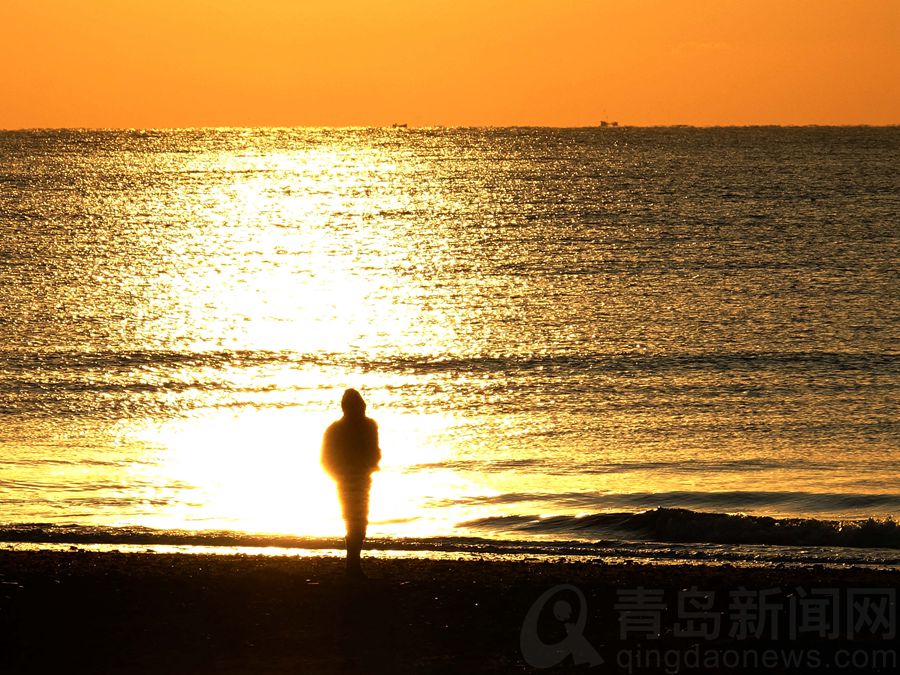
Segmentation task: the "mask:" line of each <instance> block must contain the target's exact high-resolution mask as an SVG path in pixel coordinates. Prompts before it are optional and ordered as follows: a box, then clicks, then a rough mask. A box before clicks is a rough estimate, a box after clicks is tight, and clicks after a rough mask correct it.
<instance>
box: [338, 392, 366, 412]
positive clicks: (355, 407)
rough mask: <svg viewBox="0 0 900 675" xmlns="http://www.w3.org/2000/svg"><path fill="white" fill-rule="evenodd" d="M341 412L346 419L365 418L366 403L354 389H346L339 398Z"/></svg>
mask: <svg viewBox="0 0 900 675" xmlns="http://www.w3.org/2000/svg"><path fill="white" fill-rule="evenodd" d="M341 410H343V411H344V415H345V416H346V417H365V416H366V402H365V401H364V400H363V397H362V395H361V394H360V393H359V392H358V391H356V389H348V390H347V391H345V392H344V396H343V397H342V398H341Z"/></svg>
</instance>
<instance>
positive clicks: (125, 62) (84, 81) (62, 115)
mask: <svg viewBox="0 0 900 675" xmlns="http://www.w3.org/2000/svg"><path fill="white" fill-rule="evenodd" d="M0 64H2V65H0V128H7V129H9V128H23V127H182V126H210V125H211V126H232V125H234V126H238V125H241V126H242V125H278V126H281V125H284V126H294V125H382V124H390V123H393V122H406V123H409V124H410V125H514V124H537V125H559V126H570V125H571V126H579V125H590V124H597V123H598V122H599V121H600V120H601V119H615V120H619V121H620V122H622V123H626V124H639V125H643V124H698V125H708V124H769V123H774V124H857V123H859V124H896V123H900V0H617V1H614V2H611V1H608V0H156V1H154V2H151V1H144V0H2V1H0Z"/></svg>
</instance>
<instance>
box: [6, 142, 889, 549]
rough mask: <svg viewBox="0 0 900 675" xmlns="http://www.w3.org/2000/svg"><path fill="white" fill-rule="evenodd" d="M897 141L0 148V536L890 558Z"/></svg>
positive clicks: (11, 542)
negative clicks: (371, 446)
mask: <svg viewBox="0 0 900 675" xmlns="http://www.w3.org/2000/svg"><path fill="white" fill-rule="evenodd" d="M898 226H900V127H880V128H876V127H833V128H828V127H793V128H781V127H742V128H689V127H660V128H631V127H618V128H612V127H607V128H570V129H560V128H407V127H392V128H339V129H337V128H336V129H329V128H297V129H271V128H259V129H256V128H245V129H232V128H223V129H183V130H24V131H3V132H0V548H23V547H25V548H28V547H31V548H35V547H36V548H54V547H56V548H63V549H69V548H74V549H78V548H85V547H99V548H101V549H103V548H106V549H110V548H114V549H117V550H179V551H187V552H191V551H194V552H197V551H203V552H208V551H218V552H235V551H240V552H258V553H272V554H285V555H291V554H293V555H308V554H319V553H323V552H325V553H328V554H334V555H338V554H340V547H341V536H342V534H343V529H342V522H341V518H340V510H339V505H338V502H337V498H336V495H335V490H334V485H333V484H332V483H331V481H330V480H329V478H328V477H327V476H326V475H325V474H324V472H323V471H322V469H321V466H320V462H319V460H320V448H321V439H322V433H323V431H324V429H325V427H326V426H327V425H328V424H329V423H330V422H331V421H333V420H335V419H336V418H338V417H339V416H340V406H339V401H340V398H341V395H342V393H343V391H344V390H345V388H348V387H355V388H357V389H359V391H360V392H361V393H362V394H363V396H364V398H365V399H366V401H367V404H368V414H369V415H370V416H371V417H372V418H373V419H374V420H375V421H376V422H377V423H378V425H379V430H380V444H381V449H382V454H383V459H382V463H381V468H380V471H379V472H378V473H376V474H375V477H374V483H373V488H372V496H371V513H370V521H371V522H370V525H369V537H370V539H369V547H370V549H371V550H370V552H369V554H370V555H382V556H392V555H415V556H435V557H440V556H449V557H484V556H507V557H509V556H513V557H516V556H518V557H522V558H540V557H541V556H554V557H560V556H561V557H575V558H578V559H591V560H594V559H596V560H599V561H601V562H602V561H604V560H635V561H652V562H667V561H668V562H685V561H687V562H690V561H700V562H723V563H724V562H728V563H731V564H735V563H737V564H785V563H787V564H810V563H815V564H833V565H874V566H880V567H900V527H898V523H897V521H896V518H897V514H898V513H900V424H898V380H900V360H898V356H900V322H898V319H900V272H898V261H900V227H898Z"/></svg>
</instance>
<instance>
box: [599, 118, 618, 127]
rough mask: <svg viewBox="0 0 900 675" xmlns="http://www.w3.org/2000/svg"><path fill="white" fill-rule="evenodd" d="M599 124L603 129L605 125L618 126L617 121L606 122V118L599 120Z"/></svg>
mask: <svg viewBox="0 0 900 675" xmlns="http://www.w3.org/2000/svg"><path fill="white" fill-rule="evenodd" d="M600 126H601V127H603V128H604V129H605V128H606V127H617V126H619V123H618V122H607V121H606V120H600Z"/></svg>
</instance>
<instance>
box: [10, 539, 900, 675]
mask: <svg viewBox="0 0 900 675" xmlns="http://www.w3.org/2000/svg"><path fill="white" fill-rule="evenodd" d="M366 563H367V565H366V569H367V571H368V572H369V574H370V576H371V580H370V581H369V582H367V583H363V584H354V583H348V582H346V581H345V580H344V578H343V575H342V562H341V561H340V560H338V559H333V558H306V559H303V558H271V557H262V556H259V557H256V556H194V555H163V554H150V553H148V554H122V553H86V552H69V553H62V552H37V553H36V552H13V551H2V552H0V629H2V633H0V673H19V672H22V673H26V672H39V673H44V672H47V673H60V674H63V673H82V672H84V673H368V672H375V673H407V672H436V673H477V672H487V673H530V672H592V673H608V672H665V671H666V667H665V665H664V664H662V665H661V661H654V658H655V656H658V658H659V659H662V658H663V656H662V652H663V650H664V649H665V650H668V652H670V653H674V654H675V656H673V657H672V658H689V657H688V656H685V655H686V654H687V653H688V652H689V651H690V650H699V649H701V648H702V649H703V654H701V656H705V657H706V658H713V659H716V658H720V657H721V658H727V655H724V651H725V650H729V649H731V650H732V651H735V653H738V651H739V652H740V654H741V655H742V656H741V658H743V659H745V662H744V663H745V664H746V663H747V661H746V658H747V656H746V652H748V651H749V652H758V653H757V654H756V656H753V654H751V655H750V656H751V657H752V658H751V661H750V663H751V665H750V666H742V667H735V665H734V662H733V661H729V662H728V663H725V664H720V665H719V667H716V665H715V663H714V662H712V661H710V662H707V664H706V666H704V667H700V668H692V667H691V666H692V665H693V662H692V661H687V662H686V663H687V667H684V665H683V666H682V670H681V672H704V673H706V672H728V673H734V672H763V671H767V672H791V673H794V672H822V667H821V665H822V664H821V661H823V660H824V661H825V662H826V663H830V661H831V660H832V659H834V658H835V657H839V656H841V655H839V654H838V651H839V650H845V651H847V655H848V656H849V655H851V654H852V655H853V656H854V657H855V658H856V661H857V665H861V664H862V661H863V659H870V662H869V663H867V664H866V667H865V668H851V669H844V670H843V671H842V672H892V669H891V668H890V660H889V659H890V653H889V652H890V651H891V650H892V649H893V650H896V648H897V639H896V638H891V637H890V636H889V635H887V633H886V632H885V630H883V628H884V626H883V625H882V626H879V625H875V628H874V629H873V630H870V631H868V632H867V631H866V630H864V628H865V626H861V627H860V630H859V631H858V632H860V633H861V634H860V635H858V636H855V637H852V638H848V636H847V634H846V630H845V628H846V627H844V628H839V629H838V631H837V632H838V633H839V634H838V635H837V636H833V637H832V636H827V635H826V636H820V635H818V633H816V632H815V631H812V632H804V633H803V634H802V635H800V637H799V638H798V637H793V638H792V637H790V636H788V635H787V633H785V630H786V627H787V625H788V623H789V621H788V615H787V613H786V612H787V610H786V609H785V610H784V611H781V610H778V611H775V612H773V614H779V617H778V619H779V620H780V622H781V624H782V625H780V626H779V627H778V628H777V631H778V635H777V636H776V637H775V639H774V640H773V639H771V638H770V637H766V636H763V637H762V638H755V637H750V638H746V639H739V638H738V637H737V636H728V635H727V634H726V633H727V629H726V630H723V631H722V634H720V635H718V636H716V637H712V638H696V637H695V638H687V637H679V636H675V635H673V634H672V630H671V624H672V621H673V620H674V619H676V618H678V617H677V616H676V615H677V614H678V613H679V612H680V609H679V608H678V606H677V604H678V600H677V594H678V591H679V590H681V589H686V588H690V587H691V586H697V587H698V588H700V589H703V590H705V591H712V592H714V593H715V603H714V607H713V608H712V609H713V610H715V611H719V615H720V618H721V620H722V621H723V622H724V621H726V620H727V618H728V616H727V614H728V612H729V611H730V610H729V609H728V606H727V603H728V602H729V601H730V599H729V597H728V594H729V593H732V592H741V591H740V588H741V587H745V588H746V589H749V592H750V593H751V595H752V594H753V593H754V592H755V591H759V590H770V591H772V589H778V592H777V593H774V591H773V595H772V598H774V601H778V602H782V601H783V603H784V606H785V607H787V605H788V604H790V602H792V600H791V598H793V599H794V600H796V599H797V598H798V596H797V590H796V588H797V587H800V588H801V590H800V595H801V596H802V595H803V594H807V595H808V593H809V592H810V589H836V593H837V596H835V597H840V598H841V601H842V602H845V601H846V594H847V592H848V589H886V590H887V591H891V592H893V593H896V589H897V587H898V585H900V573H898V572H889V571H870V570H863V569H842V570H834V569H822V568H803V569H798V568H775V569H773V568H768V569H760V568H752V569H747V568H735V567H730V566H725V567H721V566H710V567H701V566H666V567H660V566H651V565H606V564H602V563H599V562H584V563H564V562H556V563H550V562H546V563H545V562H472V561H466V562H463V561H460V562H453V561H429V560H391V561H385V560H367V561H366ZM560 583H568V584H573V585H575V586H576V587H577V588H579V589H580V590H581V591H582V592H583V593H584V596H585V597H586V602H587V608H586V619H587V622H586V626H585V628H584V632H583V636H584V638H585V640H587V641H588V643H589V645H591V646H593V647H595V648H596V651H597V653H598V654H599V655H601V658H603V659H604V660H605V662H604V663H603V664H602V665H600V666H598V667H595V668H589V667H588V664H582V665H578V666H576V665H574V664H573V659H572V656H567V657H566V658H565V660H563V661H562V662H561V663H560V664H559V665H557V666H554V667H551V668H549V669H548V670H539V669H536V668H533V667H532V666H530V665H528V663H526V661H525V660H524V659H523V655H522V651H521V648H520V635H521V631H522V626H523V621H524V620H525V617H526V614H527V613H528V610H529V608H530V607H531V606H532V605H533V603H534V602H535V600H537V599H538V597H539V596H541V594H542V593H544V592H545V591H547V590H548V589H550V588H552V587H553V586H554V585H556V584H560ZM639 586H644V587H646V588H649V589H661V590H663V591H664V602H663V604H664V605H665V609H662V610H660V609H658V608H656V609H654V608H653V607H649V608H648V606H641V607H643V609H641V610H640V611H638V613H637V614H632V615H630V616H631V618H632V619H634V620H635V621H636V622H637V623H638V624H639V623H640V622H641V621H642V620H644V619H647V617H650V620H651V622H652V620H653V617H654V616H656V617H659V616H661V617H662V628H663V635H662V638H661V639H658V640H652V641H651V640H647V639H645V638H642V637H640V636H635V635H632V634H629V636H628V637H627V638H626V639H622V637H621V635H620V634H619V630H620V626H619V624H618V620H619V619H620V618H622V616H623V612H622V610H617V609H615V605H616V603H621V602H623V597H624V596H622V595H621V593H622V591H626V592H628V591H629V590H634V589H637V588H638V587H639ZM560 593H561V595H557V596H555V598H554V599H553V600H551V602H549V603H548V604H547V606H546V607H545V608H544V611H543V612H542V614H541V619H540V621H541V623H540V635H539V637H540V639H541V640H543V641H545V642H556V641H559V640H562V639H563V638H564V637H565V632H564V629H563V624H561V623H559V622H558V621H557V620H555V619H554V618H553V611H554V607H555V603H556V602H557V601H558V600H559V599H560V598H562V599H563V600H565V599H566V598H569V599H570V600H571V603H570V604H571V605H575V606H576V607H575V609H574V610H573V614H574V615H577V614H578V613H579V609H578V608H577V604H578V602H577V596H575V595H574V594H572V593H568V594H567V593H566V592H562V591H561V592H560ZM869 595H871V596H872V597H870V598H869V601H871V602H872V603H873V607H875V610H877V609H878V602H879V601H878V598H879V597H886V596H885V593H884V592H883V591H882V590H876V592H875V593H874V594H872V593H869ZM889 595H890V593H887V596H889ZM651 605H652V603H651ZM807 607H812V605H808V606H807ZM848 607H849V604H848ZM860 607H862V605H860ZM866 607H868V605H866ZM891 607H892V608H891V609H890V611H892V612H894V615H893V616H894V617H895V616H896V603H894V604H893V605H892V606H891ZM557 609H558V610H559V611H561V612H564V608H560V607H557ZM834 609H836V611H837V612H838V613H842V612H844V609H845V607H843V606H842V607H840V608H834ZM869 609H871V608H869ZM869 609H867V610H865V611H869ZM635 611H637V610H635ZM641 611H642V612H644V614H643V615H642V614H641ZM861 611H863V610H861ZM876 614H877V611H876V612H875V613H874V614H872V616H870V617H869V620H870V621H869V623H871V622H872V620H873V617H874V616H875V615H876ZM709 616H710V615H709V614H704V615H703V617H705V618H704V620H706V619H709ZM576 618H577V617H574V616H573V617H572V619H573V620H575V619H576ZM681 618H682V619H684V618H685V617H681ZM808 618H809V617H807V619H808ZM894 620H895V618H893V619H891V621H894ZM766 630H768V628H766ZM663 648H664V649H663ZM770 648H771V649H775V650H778V649H781V650H784V649H788V648H790V649H803V650H817V658H818V659H819V661H820V663H819V667H812V666H811V665H810V664H809V663H807V664H806V665H805V666H801V667H792V666H785V665H784V664H783V663H777V664H775V665H771V666H770V665H767V664H761V665H758V666H754V665H753V662H752V659H756V658H760V654H761V652H762V651H763V650H765V649H770ZM878 650H880V652H879V653H878V654H875V655H874V656H873V652H875V651H878ZM857 652H859V653H861V654H862V655H859V654H858V653H857ZM862 652H865V653H862ZM881 652H884V653H883V654H881ZM657 653H658V654H657ZM717 654H718V656H717ZM670 655H671V654H670ZM734 658H737V657H734ZM871 659H881V660H882V661H884V662H885V663H884V664H882V663H874V662H872V661H871ZM813 665H815V664H813ZM641 666H645V667H641ZM883 666H884V667H883ZM832 670H834V668H832ZM668 672H674V670H672V669H671V668H670V669H669V670H668Z"/></svg>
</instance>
